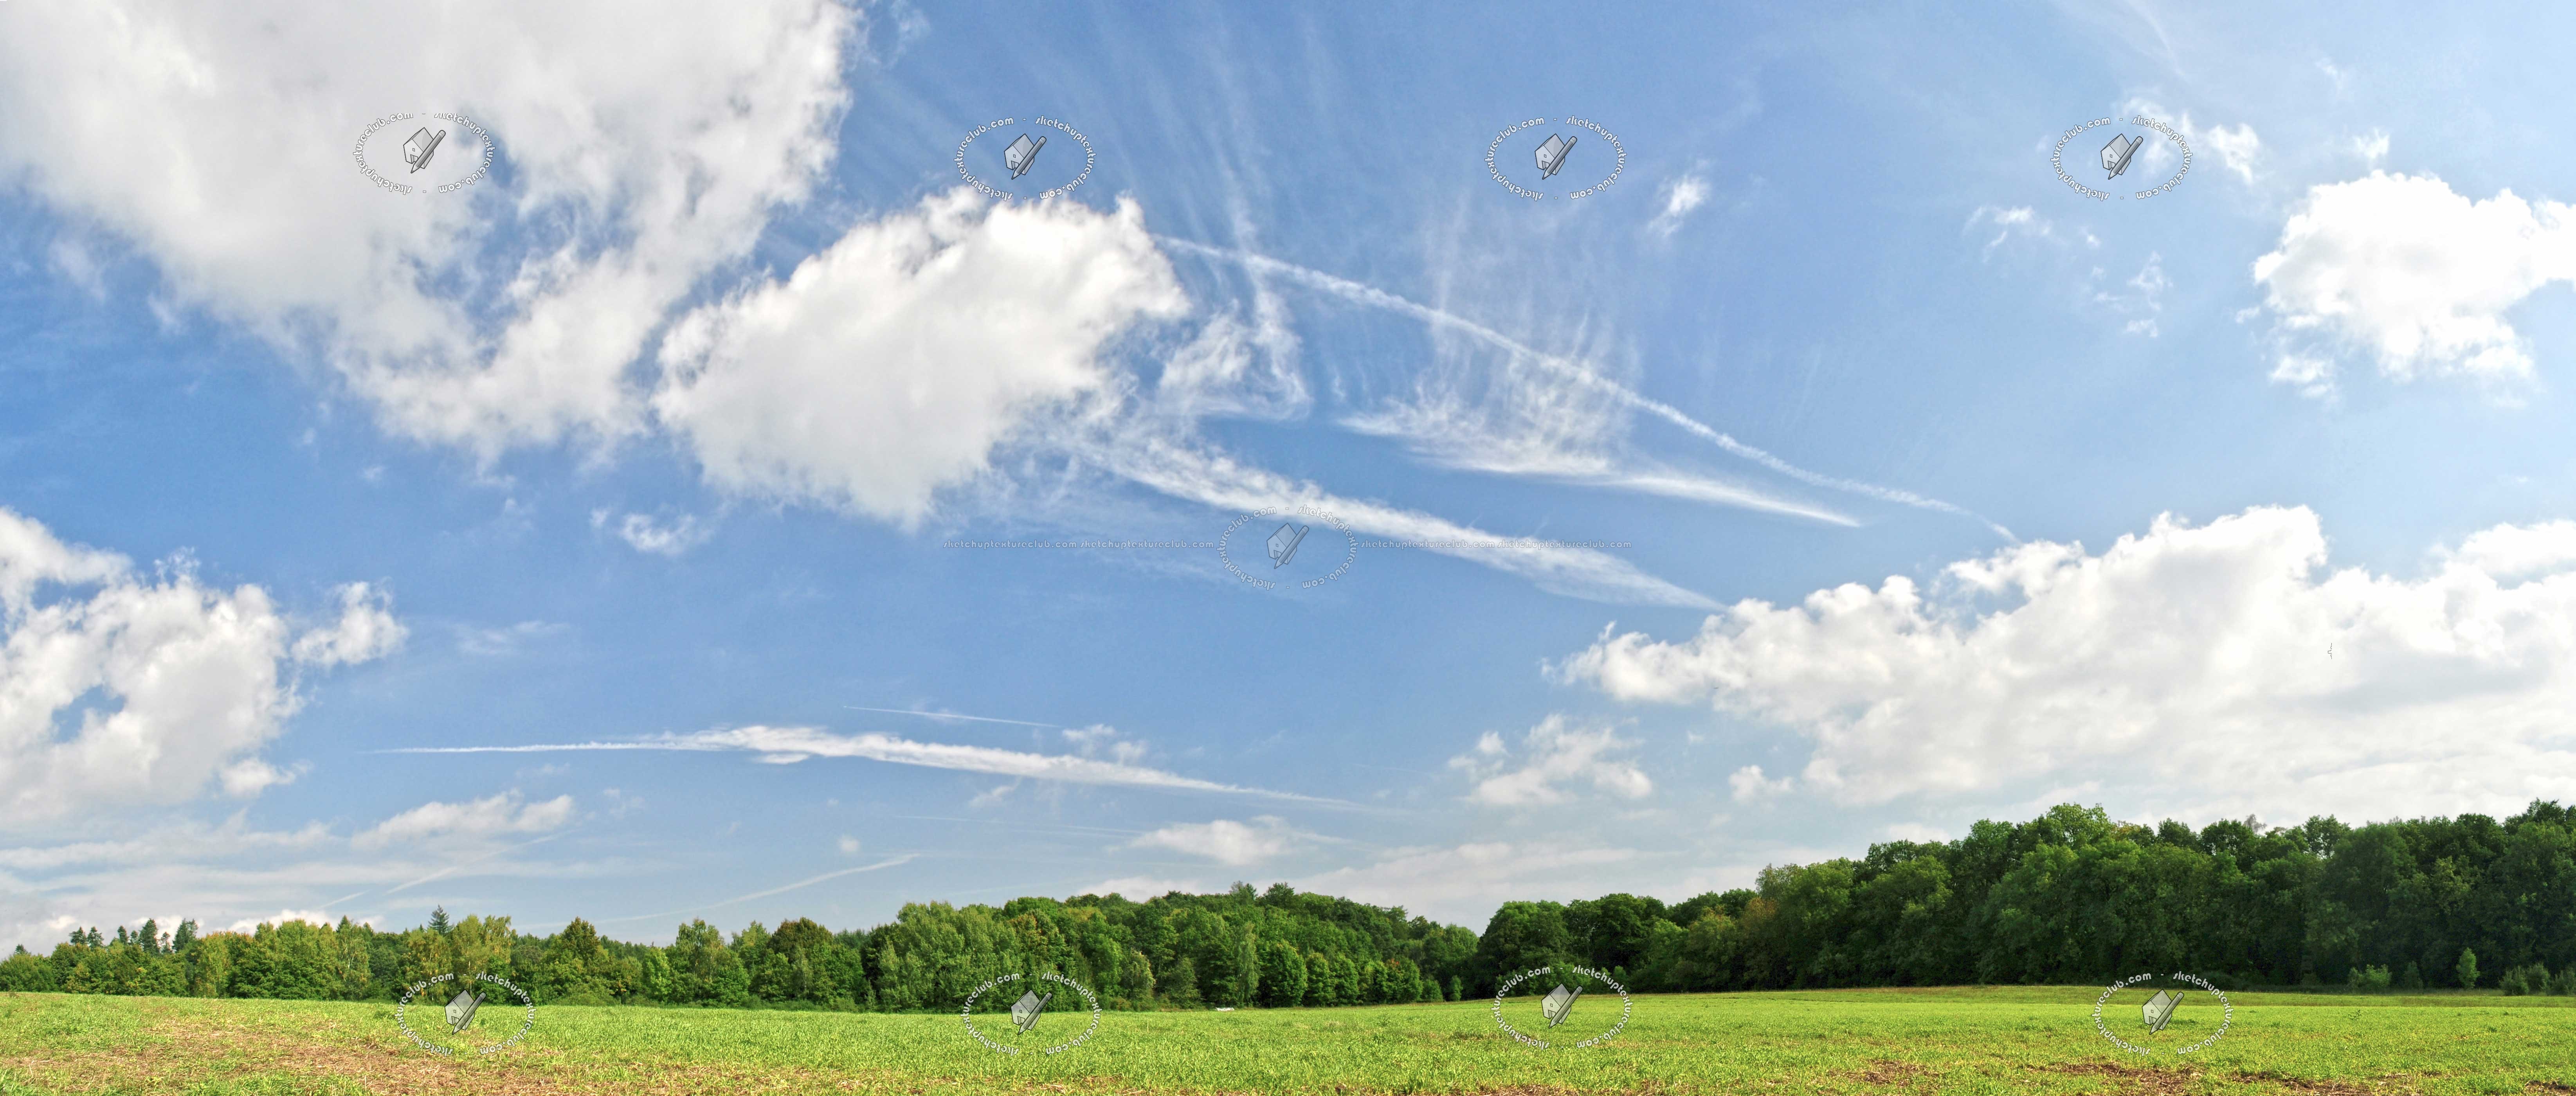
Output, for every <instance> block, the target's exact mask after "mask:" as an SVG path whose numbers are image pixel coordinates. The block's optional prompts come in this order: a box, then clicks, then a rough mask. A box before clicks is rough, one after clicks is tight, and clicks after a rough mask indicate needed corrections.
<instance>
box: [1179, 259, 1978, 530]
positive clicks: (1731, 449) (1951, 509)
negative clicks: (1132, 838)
mask: <svg viewBox="0 0 2576 1096" xmlns="http://www.w3.org/2000/svg"><path fill="white" fill-rule="evenodd" d="M1154 239H1155V240H1156V242H1158V243H1160V244H1162V245H1163V246H1165V247H1167V248H1171V249H1173V250H1176V251H1181V252H1186V253H1189V254H1192V255H1199V256H1203V257H1206V258H1211V259H1217V260H1221V261H1224V262H1231V263H1238V264H1241V265H1243V266H1245V267H1248V268H1250V269H1254V270H1258V271H1261V272H1264V273H1270V274H1276V275H1280V276H1282V277H1283V278H1285V279H1287V280H1289V281H1293V282H1296V283H1298V284H1301V285H1304V286H1307V287H1309V288H1312V289H1317V290H1321V291H1323V292H1326V293H1330V294H1332V295H1333V296H1335V297H1338V298H1341V299H1342V300H1346V301H1349V302H1351V303H1353V304H1361V305H1367V306H1369V307H1372V308H1380V309H1385V310H1387V311H1390V312H1394V313H1397V314H1399V315H1404V316H1410V317H1412V318H1414V319H1417V320H1420V321H1422V322H1424V323H1426V324H1430V325H1432V326H1433V327H1436V328H1440V329H1442V330H1446V331H1450V332H1454V333H1457V334H1462V335H1465V336H1467V337H1469V338H1472V339H1475V340H1477V341H1479V342H1483V343H1485V344H1486V345H1488V346H1491V347H1494V348H1495V349H1498V350H1502V351H1505V352H1506V353H1509V354H1512V355H1515V356H1516V357H1517V358H1520V359H1526V360H1527V361H1528V362H1529V363H1530V364H1532V365H1534V366H1536V367H1538V368H1540V369H1544V370H1546V371H1548V372H1550V373H1553V374H1555V375H1557V376H1559V377H1561V378H1563V379H1565V380H1568V381H1571V382H1573V383H1575V384H1578V385H1581V386H1583V387H1586V388H1589V389H1591V390H1593V391H1595V392H1598V393H1600V394H1601V395H1604V396H1606V397H1608V398H1610V399H1612V400H1614V401H1616V402H1617V403H1619V404H1622V405H1624V406H1626V407H1628V408H1630V409H1632V410H1635V411H1638V412H1641V413H1644V414H1646V415H1650V416H1652V417H1654V418H1658V419H1661V420H1663V421H1665V422H1668V423H1671V424H1672V425H1674V426H1678V427H1680V428H1681V429H1683V430H1684V431H1686V432H1688V433H1689V434H1690V435H1691V436H1693V437H1696V438H1699V439H1701V440H1702V441H1706V442H1709V443H1710V444H1713V445H1715V446H1717V447H1718V448H1720V449H1722V450H1725V451H1726V452H1728V453H1731V454H1733V455H1735V456H1738V457H1741V458H1743V459H1745V460H1749V461H1752V462H1754V463H1755V464H1759V465H1761V466H1763V467H1765V468H1768V469H1770V470H1772V471H1774V472H1778V473H1780V474H1781V475H1784V476H1787V477H1789V478H1791V479H1794V480H1797V481H1798V482H1800V483H1804V484H1807V485H1809V486H1812V487H1824V488H1829V489H1832V490H1836V491H1844V492H1848V493H1851V494H1856V495H1861V496H1864V497H1867V498H1874V499H1878V500H1880V501H1883V502H1893V503H1896V504H1899V505H1902V506H1911V507H1916V508H1918V509H1924V510H1934V511H1938V512H1941V513H1945V514H1953V515H1956V516H1959V517H1965V518H1969V519H1971V520H1974V521H1976V522H1979V523H1980V524H1983V525H1985V526H1986V527H1987V528H1989V529H1992V530H1994V531H1995V533H1996V534H1997V535H1999V536H2002V537H2003V538H2004V539H2006V540H2013V541H2018V540H2019V538H2017V537H2015V536H2013V534H2012V531H2011V530H2009V529H2006V528H2004V527H2003V526H2001V525H1997V524H1995V523H1994V522H1992V521H1989V520H1987V519H1986V518H1984V517H1983V516H1981V515H1979V514H1977V513H1976V512H1974V511H1971V510H1968V509H1966V508H1964V507H1961V506H1958V505H1956V504H1953V503H1948V502H1943V501H1941V500H1940V499H1935V498H1927V497H1925V496H1923V495H1918V494H1915V493H1914V492H1911V491H1905V490H1900V489H1897V488H1892V487H1882V486H1879V485H1877V484H1874V483H1864V482H1861V481H1859V480H1851V479H1843V478H1840V477H1836V476H1828V475H1824V474H1822V473H1818V472H1811V471H1808V470H1807V469H1804V468H1801V467H1798V466H1797V465H1794V464H1791V463H1789V462H1788V461H1786V460H1782V459H1781V458H1780V457H1778V456H1776V455H1774V454H1772V453H1770V452H1768V451H1766V450H1763V449H1759V448H1756V447H1754V446H1751V445H1747V444H1745V443H1743V442H1741V441H1737V440H1736V439H1735V438H1734V437H1733V436H1732V435H1729V434H1726V433H1724V432H1722V431H1720V430H1718V429H1716V428H1715V427H1712V426H1710V425H1708V424H1707V423H1704V422H1701V421H1699V420H1698V419H1695V418H1692V417H1691V416H1690V415H1689V414H1687V413H1685V412H1683V411H1682V410H1681V409H1680V408H1678V407H1674V406H1673V405H1671V404H1668V403H1665V402H1663V401H1661V400H1656V399H1651V398H1648V397H1646V396H1644V395H1642V394H1640V393H1638V392H1637V391H1636V390H1634V389H1631V388H1629V387H1628V386H1626V385H1623V384H1620V383H1619V382H1617V381H1614V380H1611V379H1610V378H1608V377H1605V376H1602V375H1601V374H1600V373H1599V372H1597V371H1595V370H1594V369H1593V368H1591V366H1590V365H1589V364H1588V363H1586V362H1583V361H1580V360H1578V359H1575V358H1572V357H1568V356H1566V355H1562V354H1550V353H1547V352H1545V351H1542V350H1539V349H1538V348H1536V347H1533V346H1530V345H1528V344H1526V343H1523V342H1521V341H1520V340H1518V339H1514V338H1512V337H1511V336H1509V335H1505V334H1503V333H1502V332H1500V331H1496V330H1494V329H1493V328H1491V327H1487V326H1485V325H1484V324H1480V323H1477V322H1476V321H1474V320H1470V319H1468V318H1466V317H1464V316H1460V315H1457V314H1455V313H1452V312H1447V311H1443V310H1441V309H1437V308H1433V307H1431V306H1429V305H1425V304H1421V303H1419V302H1416V301H1411V300H1407V299H1405V298H1403V297H1400V296H1397V295H1395V294H1393V293H1389V292H1387V291H1385V290H1383V289H1379V288H1377V287H1375V286H1371V285H1365V284H1362V283H1359V282H1355V281H1352V280H1350V279H1348V278H1340V277H1335V276H1334V275H1331V274H1327V273H1324V272H1323V271H1320V270H1314V269H1310V268H1308V267H1303V266H1299V265H1297V264H1295V263H1289V262H1283V261H1280V260H1278V259H1274V258H1271V257H1269V256H1267V255H1257V254H1253V253H1251V252H1248V251H1239V250H1235V249H1232V248H1222V247H1210V246H1208V245H1206V244H1202V243H1198V242H1196V241H1192V240H1183V239H1178V238H1174V237H1169V236H1156V237H1155V238H1154Z"/></svg>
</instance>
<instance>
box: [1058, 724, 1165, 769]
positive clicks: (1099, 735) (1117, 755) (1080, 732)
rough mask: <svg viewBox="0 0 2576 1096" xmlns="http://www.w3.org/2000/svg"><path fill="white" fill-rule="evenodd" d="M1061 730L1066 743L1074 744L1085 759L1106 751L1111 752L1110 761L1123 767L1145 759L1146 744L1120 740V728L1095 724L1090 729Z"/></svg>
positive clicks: (1065, 728) (1070, 728) (1075, 748)
mask: <svg viewBox="0 0 2576 1096" xmlns="http://www.w3.org/2000/svg"><path fill="white" fill-rule="evenodd" d="M1059 730H1060V733H1062V734H1063V735H1064V740H1065V741H1067V742H1071V743H1073V748H1074V750H1075V752H1077V753H1080V754H1081V755H1082V756H1084V757H1098V756H1100V751H1102V750H1103V749H1106V750H1108V751H1109V758H1110V760H1112V761H1115V762H1117V763H1118V764H1121V765H1133V764H1135V763H1137V762H1139V761H1142V760H1144V759H1145V744H1144V743H1142V742H1137V741H1135V740H1133V739H1121V738H1119V737H1118V728H1116V727H1112V726H1110V725H1108V724H1106V723H1094V724H1092V725H1091V726H1088V727H1064V728H1060V729H1059Z"/></svg>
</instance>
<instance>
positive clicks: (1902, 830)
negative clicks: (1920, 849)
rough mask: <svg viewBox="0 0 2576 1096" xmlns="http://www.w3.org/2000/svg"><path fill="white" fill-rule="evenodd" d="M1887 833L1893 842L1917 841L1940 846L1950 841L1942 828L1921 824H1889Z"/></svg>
mask: <svg viewBox="0 0 2576 1096" xmlns="http://www.w3.org/2000/svg"><path fill="white" fill-rule="evenodd" d="M1885 832H1886V834H1887V836H1888V837H1889V838H1890V839H1892V840H1896V841H1915V842H1920V843H1923V844H1939V843H1941V842H1944V841H1948V840H1949V839H1950V835H1949V834H1948V833H1946V832H1944V831H1943V830H1942V829H1941V828H1940V827H1937V826H1926V825H1924V824H1923V823H1920V822H1893V823H1889V824H1888V827H1887V829H1886V831H1885Z"/></svg>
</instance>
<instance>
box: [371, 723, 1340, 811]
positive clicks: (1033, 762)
mask: <svg viewBox="0 0 2576 1096" xmlns="http://www.w3.org/2000/svg"><path fill="white" fill-rule="evenodd" d="M564 750H675V751H686V752H703V753H725V752H741V753H749V754H752V755H753V756H754V758H755V759H757V760H759V761H763V762H767V763H769V764H774V765H793V764H796V763H797V762H800V761H805V760H809V759H812V758H816V757H855V758H861V759H864V760H869V761H884V762H888V763H891V764H896V765H918V766H921V767H924V768H931V769H950V770H954V771H957V772H970V773H987V774H990V775H994V776H1008V777H1018V778H1024V779H1030V780H1054V781H1062V782H1064V783H1069V784H1102V785H1116V786H1123V787H1134V788H1162V789H1166V790H1170V791H1189V792H1219V793H1224V794H1228V795H1251V796H1260V797H1264V798H1269V799H1278V800H1285V801H1289V802H1297V803H1321V804H1332V805H1337V806H1348V805H1350V804H1346V803H1344V802H1343V801H1341V800H1338V799H1326V798H1322V797H1319V796H1311V795H1299V794H1297V793H1294V792H1279V791H1270V790H1268V789H1264V788H1247V787H1243V786H1240V785H1235V784H1221V783H1218V782H1216V781H1213V780H1200V779H1198V778H1196V777H1189V776H1182V775H1180V774H1178V773H1173V772H1167V771H1164V770H1162V769H1154V768H1147V767H1145V766H1142V765H1135V764H1129V763H1126V762H1123V761H1102V760H1098V759H1096V758H1089V757H1076V756H1069V755H1064V754H1038V753H1026V752H1022V751H1019V750H1002V749H995V748H993V747H990V746H965V745H957V744H954V743H947V742H917V741H914V740H912V739H908V738H898V737H896V736H894V735H890V734H879V733H867V734H855V735H842V734H834V733H832V732H830V731H826V730H823V729H821V728H819V727H765V726H750V727H729V728H723V729H718V730H706V731H697V732H693V733H690V734H681V735H661V736H658V737H653V738H644V739H634V740H628V741H606V742H599V741H594V742H559V743H542V744H530V745H518V746H411V747H404V748H399V749H391V750H379V751H376V752H378V753H406V754H466V753H551V752H556V751H564Z"/></svg>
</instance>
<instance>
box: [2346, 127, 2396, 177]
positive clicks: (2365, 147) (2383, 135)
mask: <svg viewBox="0 0 2576 1096" xmlns="http://www.w3.org/2000/svg"><path fill="white" fill-rule="evenodd" d="M2352 151H2353V153H2354V154H2355V155H2358V156H2360V157H2361V159H2362V162H2363V163H2365V164H2367V165H2369V166H2370V167H2374V168H2376V167H2378V166H2379V162H2380V161H2381V160H2385V159H2387V158H2388V131H2387V130H2384V129H2374V130H2371V131H2370V132H2368V133H2365V134H2363V135H2361V136H2359V137H2355V138H2353V139H2352Z"/></svg>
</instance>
